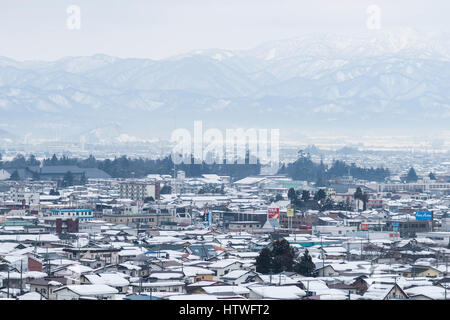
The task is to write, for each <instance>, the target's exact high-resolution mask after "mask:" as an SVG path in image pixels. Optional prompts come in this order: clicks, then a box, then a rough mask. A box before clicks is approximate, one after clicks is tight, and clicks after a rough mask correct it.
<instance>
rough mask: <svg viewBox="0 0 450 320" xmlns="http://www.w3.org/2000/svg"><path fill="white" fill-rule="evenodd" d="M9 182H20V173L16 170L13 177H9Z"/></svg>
mask: <svg viewBox="0 0 450 320" xmlns="http://www.w3.org/2000/svg"><path fill="white" fill-rule="evenodd" d="M9 180H11V181H17V180H20V176H19V172H17V170H14V172H13V173H12V174H11V177H9Z"/></svg>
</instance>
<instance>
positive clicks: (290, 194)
mask: <svg viewBox="0 0 450 320" xmlns="http://www.w3.org/2000/svg"><path fill="white" fill-rule="evenodd" d="M287 196H288V199H289V200H291V203H293V202H294V201H295V200H297V194H296V193H295V190H294V188H290V189H289V190H288V194H287Z"/></svg>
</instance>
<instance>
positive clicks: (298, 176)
mask: <svg viewBox="0 0 450 320" xmlns="http://www.w3.org/2000/svg"><path fill="white" fill-rule="evenodd" d="M278 174H286V175H288V176H289V177H291V178H292V179H294V180H302V181H308V182H314V183H316V186H318V187H325V186H327V184H328V181H329V180H332V179H335V178H340V177H344V176H352V177H353V178H356V179H360V180H367V181H377V182H383V181H385V179H386V178H388V177H389V176H390V172H389V169H387V168H383V167H380V168H373V167H371V168H361V167H358V166H356V164H355V163H352V164H350V165H349V164H347V163H345V162H344V161H341V160H334V161H333V163H332V164H331V166H330V167H328V166H327V165H325V164H324V163H323V161H320V163H316V162H313V161H312V160H311V158H310V157H309V156H300V157H299V158H298V159H297V160H296V161H294V162H292V163H289V164H287V165H285V164H283V165H282V166H281V167H280V169H279V170H278Z"/></svg>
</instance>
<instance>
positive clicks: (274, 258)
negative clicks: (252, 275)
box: [256, 239, 294, 274]
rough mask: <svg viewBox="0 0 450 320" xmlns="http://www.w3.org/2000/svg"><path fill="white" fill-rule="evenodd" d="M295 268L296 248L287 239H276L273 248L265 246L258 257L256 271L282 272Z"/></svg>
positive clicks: (264, 272)
mask: <svg viewBox="0 0 450 320" xmlns="http://www.w3.org/2000/svg"><path fill="white" fill-rule="evenodd" d="M293 270H294V248H292V247H291V246H290V245H289V242H287V241H286V240H285V239H281V240H279V241H274V242H273V243H272V250H270V249H269V248H267V247H266V248H264V249H262V250H261V252H260V253H259V255H258V257H256V271H257V272H260V273H263V274H268V273H280V272H282V271H293Z"/></svg>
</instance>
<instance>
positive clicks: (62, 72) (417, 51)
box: [0, 30, 450, 142]
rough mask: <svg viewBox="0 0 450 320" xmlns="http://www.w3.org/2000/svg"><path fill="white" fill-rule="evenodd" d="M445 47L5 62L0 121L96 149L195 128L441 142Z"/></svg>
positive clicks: (439, 42) (448, 84)
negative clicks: (431, 137) (423, 137)
mask: <svg viewBox="0 0 450 320" xmlns="http://www.w3.org/2000/svg"><path fill="white" fill-rule="evenodd" d="M449 43H450V42H449V40H448V38H447V37H444V36H439V37H437V36H435V37H425V36H423V35H421V34H418V33H416V32H413V31H411V30H400V31H396V32H390V31H380V32H376V33H370V34H367V35H365V36H361V37H343V36H339V35H322V36H320V35H314V36H310V37H306V36H305V37H300V38H296V39H287V40H281V41H275V42H269V43H266V44H263V45H261V46H258V47H256V48H254V49H251V50H247V51H230V50H198V51H195V52H191V53H187V54H184V55H179V56H175V57H171V58H168V59H163V60H151V59H121V58H116V57H110V56H106V55H101V54H98V55H94V56H90V57H68V58H64V59H60V60H57V61H52V62H43V61H34V62H29V61H28V62H19V61H15V60H12V59H8V58H0V97H1V98H0V111H1V112H2V113H3V114H6V115H7V116H6V120H5V118H2V119H1V120H0V122H5V121H7V122H9V123H11V124H13V125H14V126H15V128H17V129H15V130H16V131H15V132H14V133H15V134H16V136H20V137H22V136H23V135H25V134H30V135H31V139H37V138H41V137H46V138H52V139H70V140H75V141H76V140H78V139H81V137H84V138H83V139H85V140H86V141H88V142H96V141H102V139H103V141H106V140H107V141H113V142H114V141H115V139H118V138H119V137H120V135H122V140H123V139H125V140H127V139H133V137H134V136H138V137H145V138H150V137H159V136H160V135H161V134H165V135H168V134H169V133H170V132H171V131H172V130H173V129H175V128H180V127H187V128H189V129H191V130H192V126H193V121H194V120H203V121H204V123H205V125H207V126H209V127H218V128H228V127H235V126H242V127H247V128H249V127H264V128H281V129H282V130H284V131H282V134H285V135H290V136H294V135H299V134H300V135H301V133H302V132H312V131H314V130H315V131H317V132H320V130H321V129H323V128H327V129H328V130H331V131H332V132H333V133H335V134H341V133H349V134H355V133H356V132H359V133H365V132H368V133H370V134H377V133H383V134H386V133H388V134H389V133H391V132H392V131H396V132H400V133H404V134H406V135H407V134H411V133H413V132H416V133H417V130H423V131H424V132H433V133H435V134H437V135H439V134H440V133H442V132H443V131H444V130H445V128H447V126H448V121H449V119H450V102H449V101H450V81H449V80H450V45H449ZM111 123H114V126H113V127H111ZM119 127H120V130H118V129H117V128H119ZM99 128H100V129H99ZM102 128H107V129H102ZM2 132H3V131H1V130H0V139H2V138H4V135H5V133H3V134H2ZM447 135H448V132H447ZM8 137H10V136H8ZM105 137H106V138H105ZM124 137H125V138H124ZM119 140H120V139H119Z"/></svg>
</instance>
